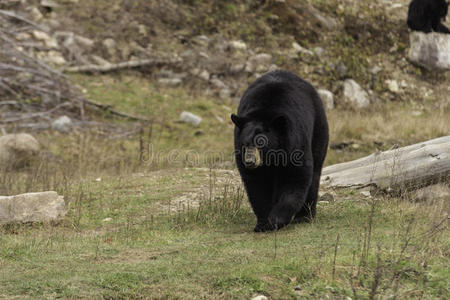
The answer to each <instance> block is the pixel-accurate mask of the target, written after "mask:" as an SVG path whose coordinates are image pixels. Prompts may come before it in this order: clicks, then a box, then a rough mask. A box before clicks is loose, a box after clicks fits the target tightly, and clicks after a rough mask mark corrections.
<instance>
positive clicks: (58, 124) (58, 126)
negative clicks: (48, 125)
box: [52, 116, 72, 133]
mask: <svg viewBox="0 0 450 300" xmlns="http://www.w3.org/2000/svg"><path fill="white" fill-rule="evenodd" d="M52 128H53V129H54V130H57V131H59V132H61V133H68V132H70V130H71V129H72V120H71V119H70V118H69V117H68V116H61V117H59V118H58V119H56V120H55V121H53V122H52Z"/></svg>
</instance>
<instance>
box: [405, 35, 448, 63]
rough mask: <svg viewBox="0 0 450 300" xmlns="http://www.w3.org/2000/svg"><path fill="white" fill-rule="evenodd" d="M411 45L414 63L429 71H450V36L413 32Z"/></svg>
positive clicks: (410, 39) (411, 56)
mask: <svg viewBox="0 0 450 300" xmlns="http://www.w3.org/2000/svg"><path fill="white" fill-rule="evenodd" d="M409 44H410V49H409V53H408V57H409V60H410V61H411V62H412V63H414V64H416V65H419V66H422V67H424V68H426V69H428V70H436V69H437V70H450V34H442V33H436V32H432V33H423V32H416V31H413V32H411V33H410V35H409Z"/></svg>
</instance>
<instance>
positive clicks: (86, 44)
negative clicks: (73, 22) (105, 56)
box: [74, 35, 95, 49]
mask: <svg viewBox="0 0 450 300" xmlns="http://www.w3.org/2000/svg"><path fill="white" fill-rule="evenodd" d="M74 40H75V42H76V43H77V44H78V45H80V46H81V47H83V48H86V49H90V48H91V47H92V46H94V43H95V42H94V40H91V39H89V38H87V37H84V36H81V35H75V36H74Z"/></svg>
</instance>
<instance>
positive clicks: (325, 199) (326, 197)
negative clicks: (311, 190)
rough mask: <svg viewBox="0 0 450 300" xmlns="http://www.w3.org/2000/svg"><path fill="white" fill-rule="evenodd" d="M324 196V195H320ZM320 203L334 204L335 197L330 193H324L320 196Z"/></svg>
mask: <svg viewBox="0 0 450 300" xmlns="http://www.w3.org/2000/svg"><path fill="white" fill-rule="evenodd" d="M320 194H322V193H320ZM319 201H320V202H328V203H330V202H334V197H333V195H331V194H330V193H323V194H322V195H319Z"/></svg>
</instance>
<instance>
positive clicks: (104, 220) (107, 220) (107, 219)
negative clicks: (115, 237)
mask: <svg viewBox="0 0 450 300" xmlns="http://www.w3.org/2000/svg"><path fill="white" fill-rule="evenodd" d="M111 221H112V218H104V219H103V222H111Z"/></svg>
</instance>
